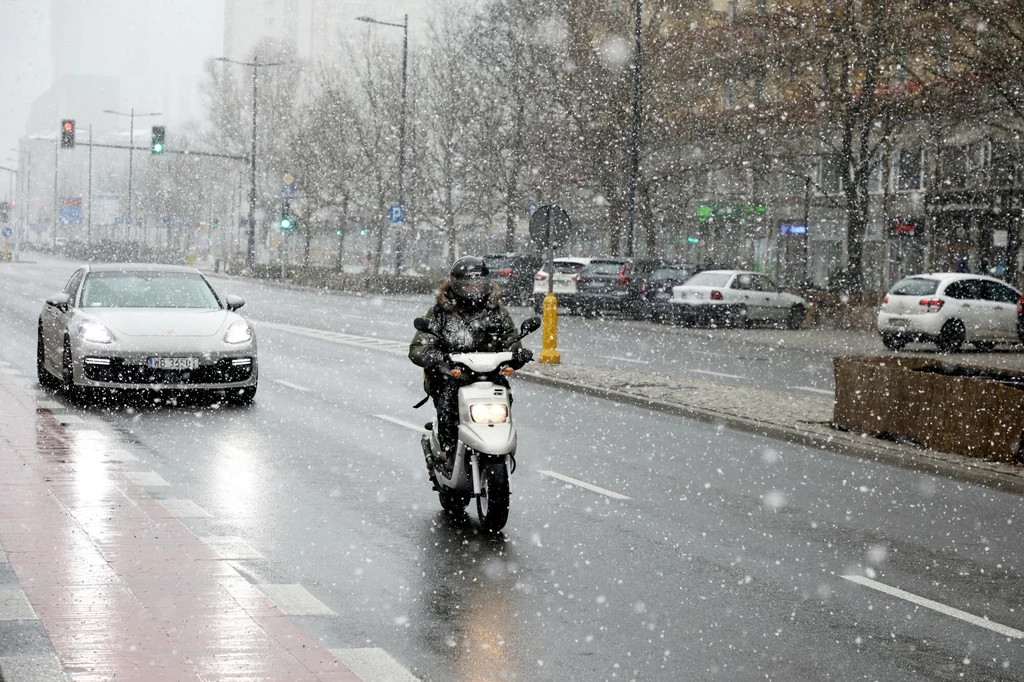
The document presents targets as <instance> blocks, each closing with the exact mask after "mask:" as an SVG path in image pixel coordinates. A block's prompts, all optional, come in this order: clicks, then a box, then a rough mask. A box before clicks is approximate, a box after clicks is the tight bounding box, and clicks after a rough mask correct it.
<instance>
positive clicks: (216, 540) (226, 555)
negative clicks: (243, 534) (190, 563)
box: [199, 535, 263, 559]
mask: <svg viewBox="0 0 1024 682" xmlns="http://www.w3.org/2000/svg"><path fill="white" fill-rule="evenodd" d="M199 539H200V540H202V541H203V542H205V543H206V544H208V545H209V546H210V547H212V548H213V551H215V552H217V554H219V555H220V558H221V559H262V558H263V555H262V554H260V553H259V552H258V551H256V550H255V549H253V548H252V546H251V545H250V544H249V543H248V542H246V541H245V540H243V539H242V538H239V537H235V536H234V535H207V536H205V537H201V538H199Z"/></svg>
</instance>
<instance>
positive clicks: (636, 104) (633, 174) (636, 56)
mask: <svg viewBox="0 0 1024 682" xmlns="http://www.w3.org/2000/svg"><path fill="white" fill-rule="evenodd" d="M642 3H643V0H636V27H635V37H634V38H635V45H634V48H633V124H632V126H631V128H630V133H629V204H628V212H627V216H628V220H627V228H626V229H627V232H626V255H627V256H629V257H632V255H633V226H634V225H635V224H636V182H637V176H638V175H639V174H640V29H641V26H642V24H641V17H642V14H641V11H642Z"/></svg>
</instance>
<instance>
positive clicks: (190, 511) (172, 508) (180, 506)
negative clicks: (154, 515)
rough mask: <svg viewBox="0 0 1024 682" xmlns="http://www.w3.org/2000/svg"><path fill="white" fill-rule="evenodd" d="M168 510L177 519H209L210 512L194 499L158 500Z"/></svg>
mask: <svg viewBox="0 0 1024 682" xmlns="http://www.w3.org/2000/svg"><path fill="white" fill-rule="evenodd" d="M157 502H159V503H160V504H161V505H162V506H163V508H164V509H166V510H167V512H168V513H169V514H170V515H171V516H173V517H175V518H177V519H208V518H210V514H209V512H207V511H206V510H205V509H203V508H202V507H200V506H199V505H198V504H196V503H195V502H193V501H192V500H157Z"/></svg>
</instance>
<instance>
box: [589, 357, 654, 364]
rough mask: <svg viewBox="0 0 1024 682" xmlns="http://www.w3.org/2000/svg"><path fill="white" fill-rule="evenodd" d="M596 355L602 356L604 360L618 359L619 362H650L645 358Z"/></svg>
mask: <svg viewBox="0 0 1024 682" xmlns="http://www.w3.org/2000/svg"><path fill="white" fill-rule="evenodd" d="M597 357H599V358H604V359H605V360H618V361H619V362H633V363H636V364H638V365H649V364H651V363H650V362H648V361H647V360H634V359H632V358H617V357H615V356H614V355H598V356H597Z"/></svg>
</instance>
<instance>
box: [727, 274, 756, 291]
mask: <svg viewBox="0 0 1024 682" xmlns="http://www.w3.org/2000/svg"><path fill="white" fill-rule="evenodd" d="M730 288H732V289H739V290H740V291H753V290H754V289H756V288H757V287H755V286H754V277H753V276H752V275H748V274H747V273H745V272H743V273H740V274H738V275H736V278H735V279H734V280H733V281H732V284H731V285H730Z"/></svg>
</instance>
